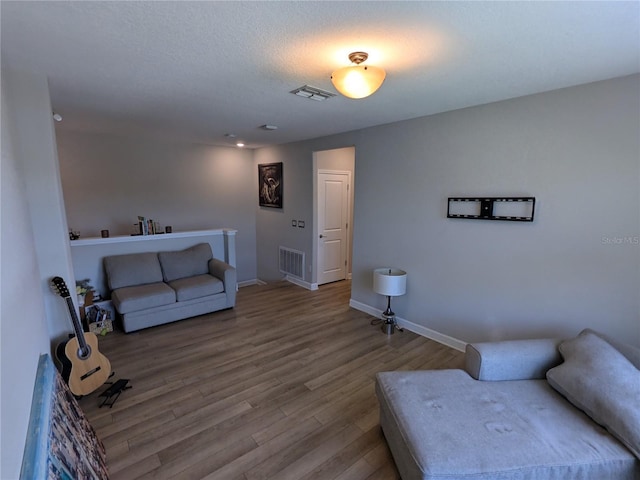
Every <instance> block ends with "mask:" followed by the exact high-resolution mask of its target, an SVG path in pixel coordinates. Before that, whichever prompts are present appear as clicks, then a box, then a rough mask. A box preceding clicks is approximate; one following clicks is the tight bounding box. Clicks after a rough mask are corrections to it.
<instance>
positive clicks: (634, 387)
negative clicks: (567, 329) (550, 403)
mask: <svg viewBox="0 0 640 480" xmlns="http://www.w3.org/2000/svg"><path fill="white" fill-rule="evenodd" d="M559 349H560V353H561V355H562V357H563V358H564V363H562V364H560V365H559V366H557V367H555V368H552V369H551V370H549V371H548V372H547V379H548V380H549V384H550V385H551V386H552V387H553V388H555V389H556V390H557V391H558V392H560V393H561V394H562V395H564V396H565V397H566V398H567V399H568V400H569V401H570V402H571V403H573V404H574V405H575V406H576V407H578V408H579V409H580V410H582V411H584V412H585V413H586V414H587V415H589V416H590V417H591V418H592V419H593V420H595V421H596V422H598V423H599V424H600V425H603V426H604V427H605V428H606V429H607V430H609V432H611V434H612V435H614V436H615V437H616V438H618V439H619V440H620V441H621V442H622V443H624V444H625V445H626V446H627V448H629V450H631V451H632V452H633V453H634V455H635V456H636V457H637V458H640V370H638V369H637V368H636V367H635V366H634V365H633V364H632V363H631V362H630V361H629V360H628V359H627V358H626V357H625V356H624V355H622V354H621V353H620V352H618V351H617V350H616V349H615V348H613V346H611V345H610V344H609V343H608V342H606V341H605V340H604V339H602V338H601V337H600V336H598V335H596V334H595V333H594V332H591V331H583V332H581V333H580V335H578V336H577V337H576V338H574V339H572V340H568V341H566V342H563V343H561V344H560V347H559Z"/></svg>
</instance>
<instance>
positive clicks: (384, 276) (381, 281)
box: [372, 268, 407, 335]
mask: <svg viewBox="0 0 640 480" xmlns="http://www.w3.org/2000/svg"><path fill="white" fill-rule="evenodd" d="M373 291H374V292H376V293H378V294H380V295H386V296H387V309H386V310H385V311H384V312H382V320H383V321H384V323H383V324H382V331H383V332H384V333H386V334H387V335H391V334H393V333H395V329H396V328H398V330H400V331H402V329H401V328H400V327H398V324H397V323H396V314H395V313H393V310H391V297H399V296H400V295H404V294H405V293H406V291H407V272H405V271H404V270H399V269H397V268H376V269H375V270H374V271H373ZM372 323H373V322H372Z"/></svg>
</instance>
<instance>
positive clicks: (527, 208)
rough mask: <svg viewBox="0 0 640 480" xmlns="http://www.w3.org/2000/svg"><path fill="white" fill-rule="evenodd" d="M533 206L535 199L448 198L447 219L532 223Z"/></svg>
mask: <svg viewBox="0 0 640 480" xmlns="http://www.w3.org/2000/svg"><path fill="white" fill-rule="evenodd" d="M461 202H462V203H461ZM535 206H536V197H449V200H448V202H447V218H470V219H474V220H507V221H511V222H533V213H534V211H535Z"/></svg>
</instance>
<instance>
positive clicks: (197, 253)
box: [158, 243, 213, 282]
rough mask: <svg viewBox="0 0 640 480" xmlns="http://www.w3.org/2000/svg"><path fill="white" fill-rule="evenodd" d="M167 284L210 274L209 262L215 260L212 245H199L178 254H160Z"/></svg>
mask: <svg viewBox="0 0 640 480" xmlns="http://www.w3.org/2000/svg"><path fill="white" fill-rule="evenodd" d="M158 258H159V259H160V265H161V266H162V274H163V276H164V281H165V282H172V281H174V280H178V279H180V278H186V277H193V276H194V275H204V274H205V273H209V260H210V259H211V258H213V254H212V253H211V245H209V244H208V243H199V244H197V245H194V246H193V247H190V248H187V249H185V250H180V251H177V252H160V253H158Z"/></svg>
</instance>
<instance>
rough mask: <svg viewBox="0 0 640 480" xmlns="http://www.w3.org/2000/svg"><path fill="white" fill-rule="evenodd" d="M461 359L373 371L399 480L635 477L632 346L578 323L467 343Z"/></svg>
mask: <svg viewBox="0 0 640 480" xmlns="http://www.w3.org/2000/svg"><path fill="white" fill-rule="evenodd" d="M465 362H466V365H465V370H466V371H463V370H439V371H438V370H432V371H413V372H382V373H378V375H377V383H376V393H377V396H378V400H379V402H380V424H381V426H382V430H383V432H384V435H385V438H386V440H387V443H388V444H389V447H390V449H391V452H392V455H393V458H394V460H395V463H396V465H397V467H398V470H399V472H400V475H401V476H402V478H403V480H416V479H430V480H436V479H438V480H444V479H446V480H453V479H474V480H478V479H505V480H506V479H540V480H543V479H544V480H550V479H558V480H560V479H561V480H566V479H593V480H605V479H611V480H613V479H615V480H622V479H629V480H631V479H640V460H638V459H639V458H640V370H638V368H640V350H638V349H635V348H633V347H631V346H629V345H625V344H621V343H619V342H616V341H614V340H612V339H611V338H609V337H607V336H604V335H601V334H599V333H597V332H594V331H592V330H584V331H583V332H581V333H580V335H578V336H577V337H576V338H574V339H571V340H568V341H565V342H561V341H559V340H522V341H508V342H495V343H479V344H470V345H468V346H467V349H466V356H465Z"/></svg>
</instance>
